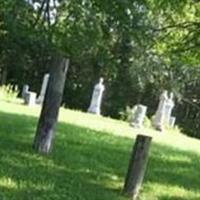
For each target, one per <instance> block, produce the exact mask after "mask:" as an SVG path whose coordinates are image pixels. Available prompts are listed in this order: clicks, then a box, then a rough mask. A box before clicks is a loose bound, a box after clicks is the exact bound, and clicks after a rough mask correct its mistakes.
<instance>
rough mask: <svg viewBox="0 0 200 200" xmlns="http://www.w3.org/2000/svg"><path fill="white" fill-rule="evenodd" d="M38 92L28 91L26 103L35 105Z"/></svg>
mask: <svg viewBox="0 0 200 200" xmlns="http://www.w3.org/2000/svg"><path fill="white" fill-rule="evenodd" d="M36 95H37V94H36V93H35V92H27V94H26V97H25V104H26V105H28V106H34V105H35V103H36Z"/></svg>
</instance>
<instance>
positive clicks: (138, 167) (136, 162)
mask: <svg viewBox="0 0 200 200" xmlns="http://www.w3.org/2000/svg"><path fill="white" fill-rule="evenodd" d="M151 140H152V138H151V137H149V136H145V135H138V136H137V138H136V142H135V145H134V146H133V150H132V154H131V159H130V162H129V167H128V172H127V175H126V179H125V184H124V188H123V193H124V195H126V196H130V197H132V199H133V200H135V199H137V197H138V195H139V190H140V188H141V185H142V182H143V179H144V174H145V171H146V166H147V162H148V155H149V149H150V145H151Z"/></svg>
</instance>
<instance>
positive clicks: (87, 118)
mask: <svg viewBox="0 0 200 200" xmlns="http://www.w3.org/2000/svg"><path fill="white" fill-rule="evenodd" d="M39 112H40V107H33V108H29V107H26V106H22V105H19V104H11V103H5V102H0V199H1V200H7V199H8V200H43V199H44V200H51V199H52V200H61V199H67V200H126V199H127V198H125V197H124V196H123V195H122V194H121V190H122V187H123V182H124V178H125V175H126V171H127V167H128V162H129V157H130V153H131V150H132V146H133V143H134V140H135V136H136V134H137V133H145V134H148V135H152V136H153V143H152V146H151V152H150V158H149V163H148V168H147V172H146V176H145V180H144V184H143V187H142V190H141V195H140V199H141V200H171V199H172V200H199V199H200V189H199V187H200V142H199V141H198V140H196V139H192V138H188V137H186V136H184V135H182V134H179V133H178V132H177V131H175V132H174V131H171V132H169V133H162V134H161V133H159V132H156V131H153V130H149V129H142V130H136V129H132V128H131V127H129V126H128V124H126V123H124V122H120V121H116V120H112V119H108V118H103V117H98V116H94V115H91V114H86V113H81V112H78V111H71V110H65V109H61V113H60V119H59V121H60V122H59V124H58V129H57V136H56V139H55V144H54V150H53V152H52V154H51V155H49V156H42V155H38V154H36V153H35V152H34V151H32V149H31V146H32V140H33V137H34V133H35V128H36V124H37V117H38V115H39Z"/></svg>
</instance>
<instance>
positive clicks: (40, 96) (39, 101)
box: [37, 74, 49, 104]
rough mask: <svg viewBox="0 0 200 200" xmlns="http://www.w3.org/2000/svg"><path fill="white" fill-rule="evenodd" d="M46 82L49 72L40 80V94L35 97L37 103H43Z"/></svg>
mask: <svg viewBox="0 0 200 200" xmlns="http://www.w3.org/2000/svg"><path fill="white" fill-rule="evenodd" d="M48 82H49V74H45V75H44V78H43V82H42V87H41V90H40V95H39V97H38V98H37V103H38V104H43V101H44V97H45V93H46V90H47V86H48Z"/></svg>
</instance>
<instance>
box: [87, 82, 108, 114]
mask: <svg viewBox="0 0 200 200" xmlns="http://www.w3.org/2000/svg"><path fill="white" fill-rule="evenodd" d="M104 90H105V86H104V85H103V78H100V79H99V83H98V84H96V85H95V87H94V90H93V94H92V99H91V102H90V106H89V108H88V112H90V113H94V114H97V115H100V113H101V102H102V97H103V92H104Z"/></svg>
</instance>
